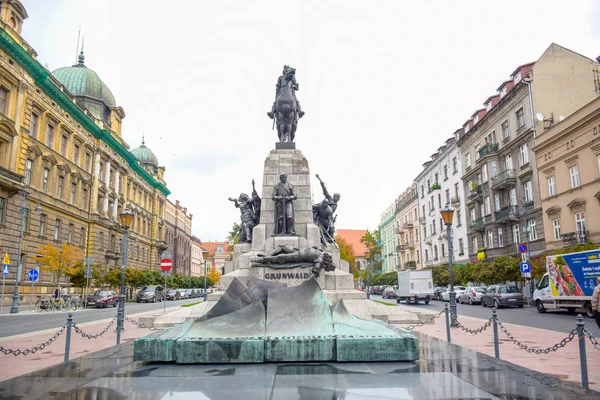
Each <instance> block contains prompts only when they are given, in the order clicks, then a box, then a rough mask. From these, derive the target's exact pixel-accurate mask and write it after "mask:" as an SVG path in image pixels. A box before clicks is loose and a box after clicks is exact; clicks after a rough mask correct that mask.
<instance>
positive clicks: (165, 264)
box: [160, 258, 173, 271]
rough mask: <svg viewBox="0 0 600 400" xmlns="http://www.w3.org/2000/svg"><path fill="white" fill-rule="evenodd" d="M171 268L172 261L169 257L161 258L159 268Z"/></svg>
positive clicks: (166, 269)
mask: <svg viewBox="0 0 600 400" xmlns="http://www.w3.org/2000/svg"><path fill="white" fill-rule="evenodd" d="M171 268H173V261H172V260H171V259H170V258H163V259H162V260H160V269H162V270H163V271H170V270H171Z"/></svg>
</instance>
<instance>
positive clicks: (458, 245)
mask: <svg viewBox="0 0 600 400" xmlns="http://www.w3.org/2000/svg"><path fill="white" fill-rule="evenodd" d="M461 133H462V129H459V130H458V131H456V132H455V133H454V134H453V136H452V137H451V138H450V139H448V140H446V142H445V143H444V145H443V146H441V147H440V148H439V149H438V150H437V152H435V153H434V154H433V155H432V156H431V159H430V160H429V161H427V162H426V163H425V164H423V171H422V172H421V173H420V174H419V175H418V176H417V177H416V178H415V185H416V187H417V191H418V193H417V196H418V209H419V215H420V217H419V226H420V232H421V240H420V246H421V260H422V263H423V266H428V267H431V266H434V265H438V264H442V263H447V262H448V240H447V236H446V226H445V225H444V222H443V220H442V215H441V214H440V211H441V210H442V208H444V207H446V206H450V207H453V208H454V209H455V213H454V224H453V226H452V229H453V235H452V239H453V242H452V246H453V258H454V261H455V262H456V263H462V262H464V261H466V257H467V254H466V252H465V249H466V247H465V246H466V238H467V236H466V233H467V231H466V227H465V224H464V221H465V211H464V210H465V196H464V188H463V185H462V181H461V180H460V177H461V156H460V152H459V149H458V146H457V145H456V141H457V140H458V137H459V136H460V134H461Z"/></svg>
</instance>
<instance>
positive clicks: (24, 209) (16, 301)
mask: <svg viewBox="0 0 600 400" xmlns="http://www.w3.org/2000/svg"><path fill="white" fill-rule="evenodd" d="M28 197H29V192H27V186H25V188H23V199H22V200H21V228H20V229H19V252H18V253H17V275H16V276H15V291H14V293H13V299H12V305H11V307H10V313H11V314H17V313H18V312H19V279H20V277H21V274H22V273H23V272H22V271H23V264H22V262H21V250H22V248H23V231H24V230H25V223H26V221H27V215H28V213H29V208H27V207H26V205H27V198H28ZM35 212H36V214H37V215H40V213H41V212H42V207H41V206H40V203H39V202H38V204H37V206H36V207H35ZM2 300H4V299H2Z"/></svg>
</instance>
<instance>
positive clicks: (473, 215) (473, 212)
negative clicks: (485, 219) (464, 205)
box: [471, 208, 477, 223]
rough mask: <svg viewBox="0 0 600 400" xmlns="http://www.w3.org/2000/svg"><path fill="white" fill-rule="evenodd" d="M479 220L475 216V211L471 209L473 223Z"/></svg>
mask: <svg viewBox="0 0 600 400" xmlns="http://www.w3.org/2000/svg"><path fill="white" fill-rule="evenodd" d="M476 219H477V216H476V215H475V209H474V208H471V223H473V221H475V220H476Z"/></svg>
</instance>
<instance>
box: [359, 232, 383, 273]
mask: <svg viewBox="0 0 600 400" xmlns="http://www.w3.org/2000/svg"><path fill="white" fill-rule="evenodd" d="M380 241H381V233H380V232H379V230H375V231H373V232H371V231H368V230H367V233H365V234H364V235H363V237H361V238H360V242H361V243H362V244H364V245H365V247H366V248H367V250H368V251H369V257H368V260H369V264H370V266H371V268H372V267H375V269H380V268H379V267H380V265H381V261H377V259H378V258H379V255H380V254H381V246H380V245H379V244H378V243H379V242H380Z"/></svg>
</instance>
